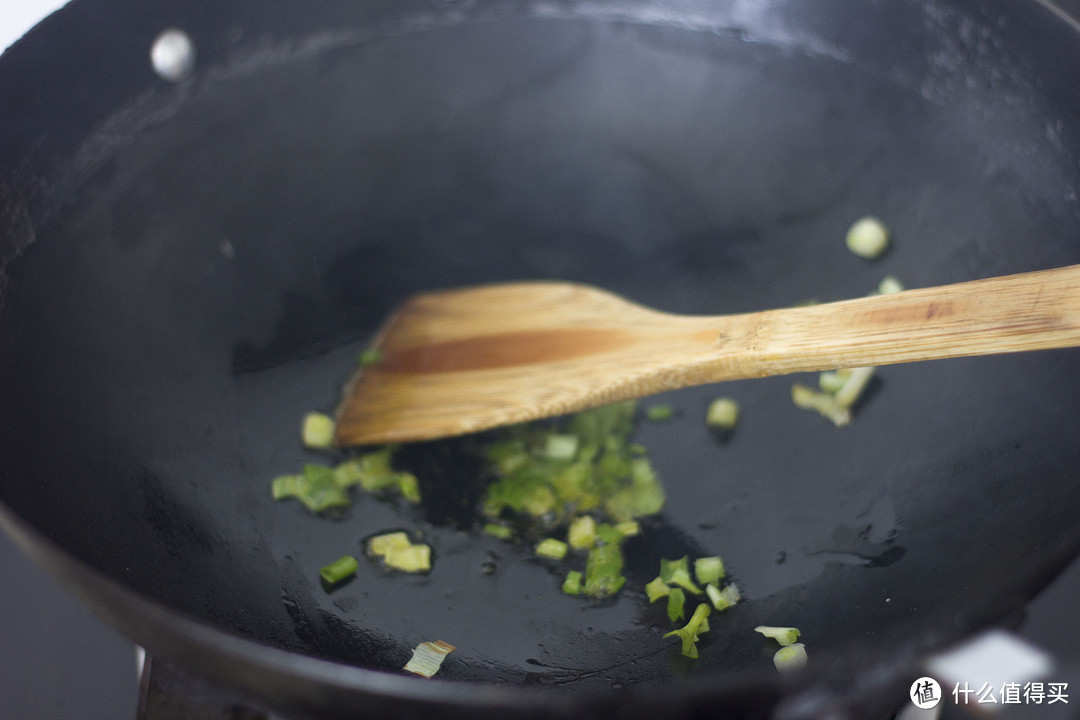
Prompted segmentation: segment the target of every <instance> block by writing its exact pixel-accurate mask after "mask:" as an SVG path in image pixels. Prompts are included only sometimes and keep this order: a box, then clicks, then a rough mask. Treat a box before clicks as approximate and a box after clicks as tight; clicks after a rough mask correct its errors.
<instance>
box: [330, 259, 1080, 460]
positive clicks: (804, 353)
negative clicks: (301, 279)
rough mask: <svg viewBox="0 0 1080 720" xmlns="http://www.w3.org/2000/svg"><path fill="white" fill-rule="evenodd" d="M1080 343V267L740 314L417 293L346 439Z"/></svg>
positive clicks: (383, 345) (539, 290)
mask: <svg viewBox="0 0 1080 720" xmlns="http://www.w3.org/2000/svg"><path fill="white" fill-rule="evenodd" d="M1077 345H1080V265H1075V266H1070V267H1065V268H1060V269H1055V270H1045V271H1040V272H1033V273H1025V274H1021V275H1011V276H1006V277H1000V278H992V279H988V280H977V281H973V282H966V283H960V284H956V285H946V286H943V287H936V288H926V289H920V290H910V291H905V292H900V293H896V294H891V295H878V296H873V297H867V298H860V299H857V300H846V301H842V302H835V303H829V304H823V305H814V306H809V307H795V308H786V309H780V310H767V311H764V312H755V313H749V314H743V315H721V316H713V317H704V316H682V315H672V314H669V313H663V312H657V311H655V310H651V309H649V308H646V307H642V306H641V305H636V304H634V303H632V302H629V301H627V300H624V299H622V298H620V297H617V296H615V295H612V294H610V293H607V292H604V291H602V290H598V289H595V288H592V287H588V286H585V285H578V284H571V283H563V282H522V283H510V284H504V285H490V286H481V287H475V288H466V289H463V290H448V291H442V292H432V293H428V294H424V295H419V296H417V297H414V298H412V299H410V300H409V301H408V302H406V303H405V304H404V305H403V306H402V307H401V308H400V309H399V310H397V312H395V313H394V314H393V315H392V316H391V317H390V319H389V321H388V322H387V324H386V325H385V327H384V328H383V330H382V331H381V333H380V334H379V336H378V337H377V339H376V342H375V348H377V351H378V354H379V355H380V356H381V358H380V360H379V361H378V362H377V363H375V364H373V365H371V366H368V367H362V368H360V369H359V370H358V371H357V373H356V375H355V376H354V378H353V379H352V381H351V382H350V383H349V385H348V386H347V387H346V391H345V395H344V399H343V401H342V404H341V406H340V408H339V410H338V417H337V435H336V439H335V441H336V443H337V444H338V445H339V446H348V445H366V444H376V443H388V442H407V441H417V440H429V439H434V438H438V437H445V436H452V435H461V434H465V433H470V432H475V431H478V430H483V429H486V428H491V427H496V426H499V425H506V424H510V423H516V422H520V421H524V420H532V419H536V418H541V417H547V416H553V415H560V414H563V413H568V412H572V411H576V410H581V409H584V408H586V407H592V406H596V405H602V404H605V403H609V402H614V401H617V400H623V399H627V398H633V397H643V396H646V395H651V394H654V393H659V392H662V391H664V390H672V389H675V388H681V387H688V386H691V385H700V384H704V383H714V382H718V381H721V380H735V379H739V378H749V377H762V376H766V375H783V374H787V373H795V372H805V371H816V370H830V369H837V368H845V367H858V366H864V365H884V364H889V363H900V362H913V361H916V360H933V359H940V358H950V357H960V356H966V355H989V354H996V353H1009V352H1019V351H1025V350H1043V349H1049V348H1061V347H1071V346H1077Z"/></svg>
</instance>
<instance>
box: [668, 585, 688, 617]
mask: <svg viewBox="0 0 1080 720" xmlns="http://www.w3.org/2000/svg"><path fill="white" fill-rule="evenodd" d="M685 607H686V593H685V592H683V589H682V588H678V587H674V588H671V590H670V591H669V592H668V596H667V616H668V619H669V620H671V622H676V621H678V620H682V619H683V618H684V617H686V612H685Z"/></svg>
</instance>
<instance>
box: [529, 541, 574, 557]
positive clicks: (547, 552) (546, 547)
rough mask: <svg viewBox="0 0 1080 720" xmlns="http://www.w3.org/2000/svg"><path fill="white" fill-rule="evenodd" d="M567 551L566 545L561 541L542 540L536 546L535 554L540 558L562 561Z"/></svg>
mask: <svg viewBox="0 0 1080 720" xmlns="http://www.w3.org/2000/svg"><path fill="white" fill-rule="evenodd" d="M568 549H569V548H568V547H567V545H566V543H564V542H563V541H562V540H556V539H555V538H544V539H543V540H541V541H540V542H539V544H537V546H536V551H535V552H536V554H537V555H539V556H540V557H544V558H550V559H551V560H562V559H563V558H564V557H566V552H567V550H568Z"/></svg>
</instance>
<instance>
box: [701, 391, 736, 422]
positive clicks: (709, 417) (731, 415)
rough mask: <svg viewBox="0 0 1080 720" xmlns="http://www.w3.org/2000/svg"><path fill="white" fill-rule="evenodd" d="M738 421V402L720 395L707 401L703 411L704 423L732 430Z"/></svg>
mask: <svg viewBox="0 0 1080 720" xmlns="http://www.w3.org/2000/svg"><path fill="white" fill-rule="evenodd" d="M738 423H739V403H737V402H736V401H735V400H732V399H731V398H728V397H720V398H716V399H715V400H713V401H712V402H711V403H709V408H708V410H706V411H705V424H706V425H708V426H709V427H711V428H717V429H719V430H734V429H735V426H736V425H737V424H738Z"/></svg>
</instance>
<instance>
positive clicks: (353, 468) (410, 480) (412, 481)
mask: <svg viewBox="0 0 1080 720" xmlns="http://www.w3.org/2000/svg"><path fill="white" fill-rule="evenodd" d="M396 451H397V446H396V445H387V446H386V447H384V448H382V449H380V450H375V451H372V452H369V453H364V454H363V455H361V456H360V457H357V458H353V459H351V460H346V461H345V462H343V463H341V464H340V465H338V466H337V467H336V468H334V477H335V479H336V480H337V483H338V484H339V485H341V486H342V487H350V486H352V485H359V486H360V487H361V488H362V489H363V490H364V491H365V492H370V493H379V492H385V491H388V490H397V491H398V492H399V493H400V494H401V496H402V497H403V498H405V499H406V500H408V501H409V502H412V503H418V502H420V483H419V481H418V480H417V479H416V476H415V475H413V474H412V473H407V472H396V471H394V469H393V467H392V465H391V461H392V459H393V456H394V453H395V452H396Z"/></svg>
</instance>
